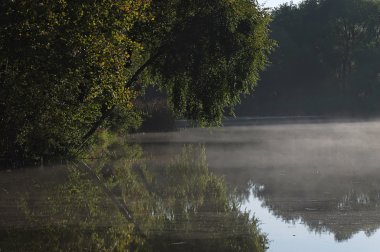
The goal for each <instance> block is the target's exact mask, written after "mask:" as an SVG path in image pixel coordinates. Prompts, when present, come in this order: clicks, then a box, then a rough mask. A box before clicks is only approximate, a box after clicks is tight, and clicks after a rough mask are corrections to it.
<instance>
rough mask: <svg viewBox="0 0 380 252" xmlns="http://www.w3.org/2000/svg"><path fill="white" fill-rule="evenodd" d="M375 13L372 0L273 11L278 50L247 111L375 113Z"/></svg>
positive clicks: (378, 8)
mask: <svg viewBox="0 0 380 252" xmlns="http://www.w3.org/2000/svg"><path fill="white" fill-rule="evenodd" d="M379 14H380V2H379V1H372V0H305V1H302V2H301V3H300V4H298V5H295V4H284V5H281V6H280V7H278V8H276V9H274V10H273V12H272V18H273V21H272V22H271V25H270V29H271V31H272V33H271V36H272V38H273V39H275V40H276V41H277V42H278V49H277V50H276V51H275V52H274V53H273V54H272V55H271V59H270V60H271V62H272V64H271V66H270V67H269V68H268V69H267V71H266V72H265V73H264V74H263V76H262V82H261V83H259V86H258V88H257V90H256V92H255V93H254V95H253V97H252V98H251V99H249V101H248V102H247V107H245V109H246V110H250V111H247V112H246V114H247V113H250V114H251V115H252V114H261V115H263V114H264V115H268V114H281V115H336V114H339V115H342V114H343V115H350V114H354V115H363V114H366V115H368V114H373V113H377V114H378V113H380V106H379V105H380V104H379V103H378V102H377V101H378V100H379V89H378V86H379V79H378V77H377V76H378V74H379V62H380V61H379V58H378V57H376V55H378V52H379V31H380V25H379V24H380V19H379V17H380V15H379ZM248 103H250V104H248ZM255 109H256V111H254V110H255ZM251 111H254V112H251Z"/></svg>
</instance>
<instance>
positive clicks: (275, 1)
mask: <svg viewBox="0 0 380 252" xmlns="http://www.w3.org/2000/svg"><path fill="white" fill-rule="evenodd" d="M258 2H259V4H264V6H265V7H276V6H278V5H280V4H282V3H286V2H290V0H258ZM299 2H301V0H293V3H295V4H296V3H299Z"/></svg>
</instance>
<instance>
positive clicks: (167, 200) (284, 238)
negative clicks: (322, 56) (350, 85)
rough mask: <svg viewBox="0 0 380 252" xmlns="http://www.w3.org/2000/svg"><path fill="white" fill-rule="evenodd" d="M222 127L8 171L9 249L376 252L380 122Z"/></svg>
mask: <svg viewBox="0 0 380 252" xmlns="http://www.w3.org/2000/svg"><path fill="white" fill-rule="evenodd" d="M225 125H226V126H225V127H222V128H212V129H199V128H181V129H179V130H177V131H175V132H165V133H145V134H143V133H140V134H134V135H131V136H129V137H128V139H127V140H125V139H121V140H120V139H117V140H118V141H116V143H111V144H109V145H108V146H107V147H105V148H100V149H94V150H93V151H92V152H91V154H90V155H88V156H87V157H85V158H84V159H83V160H78V161H75V162H68V161H66V162H63V163H62V164H60V165H58V166H54V167H50V166H45V167H43V168H38V169H24V170H12V171H2V172H1V173H0V182H1V183H0V187H1V188H0V189H1V192H0V197H1V198H0V232H1V234H2V237H6V238H3V239H2V240H0V248H3V250H4V251H6V250H14V251H16V249H17V250H18V251H20V250H19V245H20V244H21V245H22V246H24V247H27V246H29V247H30V246H32V247H33V246H34V247H33V249H32V250H36V251H38V250H40V249H39V248H43V247H44V246H45V245H46V244H45V243H44V241H46V240H49V241H51V243H52V244H51V246H52V247H53V248H55V249H58V250H59V249H62V248H84V247H86V248H87V247H92V249H93V250H100V249H96V248H102V249H103V248H104V250H105V251H107V250H109V249H110V248H113V249H115V248H118V246H119V247H120V248H121V246H122V245H121V243H120V241H130V242H129V245H128V249H130V250H131V251H133V250H136V251H260V250H261V249H262V248H264V247H267V251H273V252H278V251H345V252H347V251H358V250H362V251H367V252H371V251H378V247H380V231H379V228H380V169H379V168H380V141H378V136H379V135H380V123H379V122H376V121H371V122H366V121H357V122H354V121H347V120H346V121H341V122H334V121H327V120H324V119H322V118H303V119H297V120H280V121H276V120H274V119H271V120H269V121H268V120H257V119H256V120H251V119H244V120H230V121H228V122H226V123H225ZM104 142H107V141H104ZM103 145H105V144H104V143H103ZM111 231H112V232H111ZM111 233H112V235H111ZM86 234H90V235H86ZM125 234H126V235H125ZM4 235H5V236H4ZM62 237H65V238H64V239H62ZM78 237H81V238H80V239H78ZM95 238H96V239H95ZM123 239H124V240H123ZM141 240H144V241H143V242H142V241H141ZM54 241H55V243H54ZM16 243H17V244H18V245H17V244H16ZM15 244H16V245H15ZM110 244H111V245H110ZM131 244H132V245H131ZM71 245H72V246H74V247H70V246H71ZM22 246H21V247H22ZM3 250H1V251H3ZM72 250H73V249H72ZM74 250H75V249H74ZM40 251H42V250H40Z"/></svg>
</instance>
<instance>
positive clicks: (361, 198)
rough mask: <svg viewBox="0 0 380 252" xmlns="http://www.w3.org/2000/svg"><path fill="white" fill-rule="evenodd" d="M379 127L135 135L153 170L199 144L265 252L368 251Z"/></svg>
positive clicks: (379, 163)
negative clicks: (263, 239) (258, 228)
mask: <svg viewBox="0 0 380 252" xmlns="http://www.w3.org/2000/svg"><path fill="white" fill-rule="evenodd" d="M379 135H380V122H378V121H371V122H366V121H357V122H331V121H330V122H326V123H323V122H318V123H313V122H305V121H302V123H299V122H298V123H289V122H288V123H286V124H283V123H281V122H280V123H279V124H273V123H271V124H268V125H264V124H260V125H255V123H253V124H252V125H244V126H238V125H235V126H234V125H233V124H232V125H231V126H230V127H224V128H214V129H196V128H192V129H183V130H180V131H178V132H170V133H153V134H139V135H134V136H133V137H132V139H131V140H132V141H134V142H136V143H140V144H141V145H142V147H143V149H144V151H145V153H147V156H149V157H150V158H151V160H152V162H154V163H157V164H159V163H161V164H163V163H166V162H168V161H169V160H170V157H171V156H172V155H173V154H174V153H176V152H178V150H179V149H180V148H181V146H183V145H188V144H190V145H198V144H203V145H204V146H205V149H206V155H207V162H208V165H209V167H210V169H211V171H213V172H215V173H216V174H219V175H222V176H224V177H225V179H226V181H227V183H228V184H229V186H230V188H231V189H233V190H235V191H236V192H238V194H239V195H240V197H241V200H242V201H241V202H242V208H243V209H248V210H250V211H251V213H252V214H254V216H255V217H257V218H258V219H259V220H260V221H261V222H262V229H263V231H264V232H266V233H268V237H269V239H270V240H271V241H272V242H271V245H270V249H269V251H303V250H304V249H306V247H308V245H307V244H312V246H314V247H313V249H314V250H310V249H307V250H308V251H309V250H310V251H357V249H358V248H363V249H364V250H365V251H376V249H375V248H377V247H378V246H380V244H379V242H380V241H378V239H377V238H378V231H377V230H378V229H379V227H380V169H379V168H380V155H379V153H380V143H379V141H378V136H379Z"/></svg>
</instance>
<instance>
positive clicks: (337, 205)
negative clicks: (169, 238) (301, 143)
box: [227, 167, 380, 241]
mask: <svg viewBox="0 0 380 252" xmlns="http://www.w3.org/2000/svg"><path fill="white" fill-rule="evenodd" d="M235 173H236V174H239V176H240V178H242V180H241V183H239V184H238V185H237V186H240V187H242V188H241V189H240V191H245V190H247V189H248V188H252V191H253V193H254V195H255V196H256V197H257V198H259V199H260V200H262V201H263V206H264V207H267V208H268V209H269V210H270V211H271V212H272V214H274V215H275V216H276V217H280V218H281V219H283V220H285V221H287V222H295V221H301V222H302V223H304V224H305V225H307V226H308V227H309V229H310V231H312V232H316V233H325V232H329V233H333V234H334V236H335V239H336V240H337V241H344V240H348V239H350V238H352V237H353V235H355V234H356V233H358V232H360V231H364V232H365V234H366V235H367V236H370V235H372V234H373V233H374V232H375V231H376V230H378V229H379V228H380V211H379V210H380V174H379V173H378V172H372V173H370V172H367V173H366V174H364V172H363V174H361V173H360V171H358V172H353V173H350V172H346V173H343V172H341V173H339V172H337V173H334V172H333V171H332V172H331V173H330V174H327V173H326V174H320V173H318V172H308V170H307V169H304V170H303V171H302V170H298V169H295V168H285V167H281V168H273V167H272V168H268V169H264V168H263V169H260V168H259V169H249V170H248V169H247V170H241V172H240V171H239V172H237V171H235ZM248 178H249V179H248ZM235 180H236V179H235ZM231 181H232V183H233V181H234V180H230V179H228V177H227V182H229V183H231ZM243 181H244V183H243ZM252 184H253V185H254V186H252Z"/></svg>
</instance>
